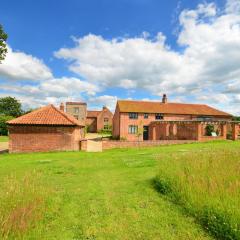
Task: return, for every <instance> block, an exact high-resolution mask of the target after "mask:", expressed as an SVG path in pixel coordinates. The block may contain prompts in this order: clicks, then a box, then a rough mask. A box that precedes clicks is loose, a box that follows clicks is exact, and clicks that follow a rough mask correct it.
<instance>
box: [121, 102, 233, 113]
mask: <svg viewBox="0 0 240 240" xmlns="http://www.w3.org/2000/svg"><path fill="white" fill-rule="evenodd" d="M117 104H118V106H119V110H120V112H126V113H128V112H138V113H167V114H183V115H185V114H188V115H204V116H228V117H230V116H231V115H230V114H228V113H226V112H223V111H219V110H217V109H215V108H212V107H210V106H208V105H204V104H186V103H162V102H150V101H130V100H119V101H118V102H117Z"/></svg>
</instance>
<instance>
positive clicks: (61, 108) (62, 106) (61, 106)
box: [60, 103, 64, 112]
mask: <svg viewBox="0 0 240 240" xmlns="http://www.w3.org/2000/svg"><path fill="white" fill-rule="evenodd" d="M60 110H61V111H63V112H64V104H63V103H61V104H60Z"/></svg>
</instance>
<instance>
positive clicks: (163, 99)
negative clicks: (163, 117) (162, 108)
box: [162, 93, 167, 103]
mask: <svg viewBox="0 0 240 240" xmlns="http://www.w3.org/2000/svg"><path fill="white" fill-rule="evenodd" d="M162 103H167V95H166V94H165V93H164V94H163V97H162Z"/></svg>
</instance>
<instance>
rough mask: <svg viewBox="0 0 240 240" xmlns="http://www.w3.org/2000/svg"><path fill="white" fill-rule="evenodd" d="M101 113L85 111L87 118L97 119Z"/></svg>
mask: <svg viewBox="0 0 240 240" xmlns="http://www.w3.org/2000/svg"><path fill="white" fill-rule="evenodd" d="M101 112H102V111H87V117H89V118H95V117H97V116H98V115H99V114H100V113H101Z"/></svg>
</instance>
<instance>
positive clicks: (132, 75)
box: [0, 0, 240, 111]
mask: <svg viewBox="0 0 240 240" xmlns="http://www.w3.org/2000/svg"><path fill="white" fill-rule="evenodd" d="M74 41H75V47H73V48H61V49H60V50H59V51H57V52H55V57H57V58H62V59H65V60H67V61H68V66H69V70H70V71H72V72H74V73H75V74H78V75H79V76H80V77H81V78H82V77H84V79H85V80H84V81H83V80H80V79H77V78H69V77H68V78H65V77H61V78H57V79H56V78H54V77H53V76H52V74H51V71H50V70H49V68H48V67H47V66H46V65H45V64H44V63H43V62H42V61H40V60H39V59H37V58H35V57H33V56H31V55H27V54H25V53H22V52H14V51H13V50H11V49H10V51H9V54H8V57H7V59H6V61H5V62H4V64H3V65H0V76H4V77H5V78H6V79H23V80H25V79H31V80H42V81H40V82H38V83H37V84H36V85H35V86H29V85H28V86H23V87H16V86H15V87H14V88H15V89H13V87H12V86H10V85H8V88H10V89H8V90H7V89H6V87H5V91H9V92H11V91H12V92H14V93H15V94H19V96H20V95H21V94H22V95H24V96H25V98H26V100H25V101H35V100H36V99H37V100H38V101H39V102H45V101H52V102H54V101H56V102H58V101H59V99H61V98H62V99H67V98H68V97H69V96H71V97H72V98H74V99H76V98H81V97H82V98H85V99H88V98H89V101H90V103H91V104H92V106H97V105H98V106H99V105H101V104H102V105H104V104H106V105H107V106H109V107H110V108H111V109H113V108H114V107H115V102H116V97H115V96H109V95H104V93H102V96H100V97H96V95H95V94H96V93H100V92H102V91H104V90H105V89H107V88H111V87H120V88H123V89H125V90H126V89H127V90H128V92H133V91H135V94H137V93H138V91H137V89H141V90H143V91H145V92H147V93H150V94H153V95H157V96H161V95H162V93H167V94H168V95H173V96H174V98H175V101H184V100H186V99H189V97H190V98H191V97H194V98H195V99H193V101H200V102H206V103H208V104H213V105H216V106H219V107H220V108H222V109H223V107H224V109H223V110H225V111H227V110H229V111H233V110H234V107H233V106H234V105H236V104H238V103H239V100H238V95H240V87H239V86H240V64H239V63H240V1H239V0H228V1H227V2H226V6H225V8H224V10H223V11H221V10H219V9H218V7H217V6H216V4H214V3H203V4H199V5H198V6H197V8H196V9H190V10H183V11H182V12H181V13H180V16H179V32H178V35H177V44H178V47H179V50H176V49H174V50H173V49H171V48H170V46H168V45H167V44H166V42H167V41H166V36H165V35H164V34H163V33H161V32H160V33H158V34H156V36H155V37H151V35H150V34H149V33H148V32H143V34H142V35H141V36H139V37H135V38H129V37H123V38H113V39H104V38H103V37H102V36H96V35H94V34H89V35H87V36H83V37H81V38H76V37H75V38H74ZM83 95H87V98H86V96H84V97H83ZM33 96H36V98H34V97H33ZM186 96H187V97H188V98H186ZM130 97H132V96H130ZM31 99H32V100H31ZM169 100H170V101H171V99H169Z"/></svg>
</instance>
